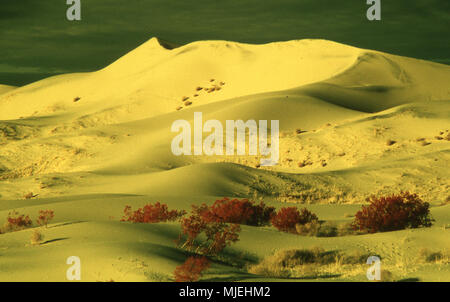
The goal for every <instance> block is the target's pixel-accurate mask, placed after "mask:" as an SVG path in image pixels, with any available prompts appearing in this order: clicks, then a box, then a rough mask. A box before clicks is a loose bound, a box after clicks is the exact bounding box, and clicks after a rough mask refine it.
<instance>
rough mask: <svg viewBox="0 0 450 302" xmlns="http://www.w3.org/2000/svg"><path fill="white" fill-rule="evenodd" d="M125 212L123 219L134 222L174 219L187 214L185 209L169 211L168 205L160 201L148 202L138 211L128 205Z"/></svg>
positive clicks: (155, 221)
mask: <svg viewBox="0 0 450 302" xmlns="http://www.w3.org/2000/svg"><path fill="white" fill-rule="evenodd" d="M123 212H124V216H123V217H122V219H121V221H129V222H134V223H157V222H165V221H174V220H177V219H178V218H180V217H182V216H183V215H185V214H186V212H185V211H177V210H172V211H169V209H168V207H167V205H166V204H161V203H160V202H157V203H155V204H147V205H145V206H144V207H143V208H139V209H137V210H136V211H133V210H132V208H131V206H126V207H125V209H124V210H123Z"/></svg>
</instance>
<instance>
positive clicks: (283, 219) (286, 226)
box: [271, 207, 319, 233]
mask: <svg viewBox="0 0 450 302" xmlns="http://www.w3.org/2000/svg"><path fill="white" fill-rule="evenodd" d="M318 220H319V219H318V218H317V216H316V215H315V214H313V213H311V212H310V211H308V210H307V209H306V208H303V209H301V211H299V210H298V209H297V208H296V207H289V208H281V209H280V210H279V211H278V212H277V213H276V215H274V216H273V217H272V219H271V222H272V225H273V226H274V227H275V228H277V229H278V230H279V231H282V232H288V233H296V224H301V225H303V224H307V223H311V222H313V221H318Z"/></svg>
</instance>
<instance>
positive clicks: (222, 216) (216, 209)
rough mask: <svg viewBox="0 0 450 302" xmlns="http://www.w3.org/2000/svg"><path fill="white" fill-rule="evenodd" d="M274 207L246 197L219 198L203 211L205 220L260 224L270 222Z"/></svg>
mask: <svg viewBox="0 0 450 302" xmlns="http://www.w3.org/2000/svg"><path fill="white" fill-rule="evenodd" d="M274 212H275V208H274V207H268V206H266V205H265V204H264V202H261V203H260V204H255V203H254V202H252V201H249V200H248V199H242V200H239V199H232V200H230V199H228V198H224V199H220V200H216V202H215V203H214V204H213V205H212V206H211V207H210V208H209V209H208V211H205V212H204V213H203V215H204V218H205V220H207V221H214V222H228V223H237V224H246V225H252V226H262V225H266V224H269V223H270V219H271V218H272V216H273V215H274Z"/></svg>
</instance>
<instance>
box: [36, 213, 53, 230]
mask: <svg viewBox="0 0 450 302" xmlns="http://www.w3.org/2000/svg"><path fill="white" fill-rule="evenodd" d="M53 217H55V213H54V212H53V211H52V210H40V211H39V216H38V218H37V220H36V222H37V224H38V225H40V226H45V227H47V225H48V223H49V222H50V220H52V219H53Z"/></svg>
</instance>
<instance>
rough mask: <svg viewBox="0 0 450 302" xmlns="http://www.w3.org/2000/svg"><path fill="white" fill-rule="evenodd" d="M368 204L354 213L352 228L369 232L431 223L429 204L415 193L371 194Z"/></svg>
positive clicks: (429, 224)
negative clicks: (381, 195) (378, 195)
mask: <svg viewBox="0 0 450 302" xmlns="http://www.w3.org/2000/svg"><path fill="white" fill-rule="evenodd" d="M367 201H369V202H370V204H369V205H368V206H363V207H362V209H361V210H360V211H358V212H357V213H356V215H355V220H354V221H353V223H352V226H353V228H354V229H359V230H364V231H368V232H369V233H375V232H386V231H394V230H401V229H405V228H417V227H420V226H425V227H429V226H431V224H432V218H431V216H430V210H429V207H430V205H429V204H428V203H427V202H423V201H422V200H421V199H420V198H419V197H418V196H417V194H410V193H409V192H400V194H398V195H395V194H393V195H391V196H387V197H376V196H374V195H373V196H371V197H369V198H368V199H367Z"/></svg>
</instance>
